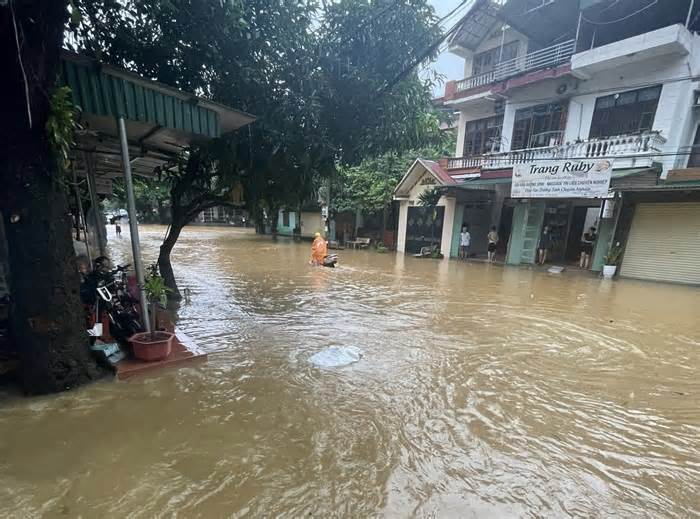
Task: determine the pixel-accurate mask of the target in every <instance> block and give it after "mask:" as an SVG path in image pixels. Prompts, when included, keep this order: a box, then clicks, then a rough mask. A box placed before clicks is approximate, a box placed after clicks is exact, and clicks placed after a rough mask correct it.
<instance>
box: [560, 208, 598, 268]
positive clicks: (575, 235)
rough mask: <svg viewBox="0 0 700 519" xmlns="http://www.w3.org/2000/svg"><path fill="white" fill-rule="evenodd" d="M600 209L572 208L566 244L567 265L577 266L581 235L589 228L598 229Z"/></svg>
mask: <svg viewBox="0 0 700 519" xmlns="http://www.w3.org/2000/svg"><path fill="white" fill-rule="evenodd" d="M599 216H600V207H586V206H581V207H574V208H573V211H572V213H571V226H570V228H569V239H568V240H567V244H566V261H567V263H572V264H578V262H579V260H580V258H581V242H582V240H583V235H584V234H585V233H587V232H588V229H590V228H591V227H595V228H596V229H597V228H598V217H599Z"/></svg>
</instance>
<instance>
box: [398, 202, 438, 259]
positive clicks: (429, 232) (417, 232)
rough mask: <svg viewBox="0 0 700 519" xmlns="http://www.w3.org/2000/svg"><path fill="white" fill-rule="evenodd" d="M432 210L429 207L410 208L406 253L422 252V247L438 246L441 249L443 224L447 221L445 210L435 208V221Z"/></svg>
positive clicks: (407, 223)
mask: <svg viewBox="0 0 700 519" xmlns="http://www.w3.org/2000/svg"><path fill="white" fill-rule="evenodd" d="M432 216H433V215H432V209H429V208H427V207H409V208H408V221H407V222H406V252H412V253H417V252H420V249H421V247H429V246H431V245H437V247H438V249H439V248H440V242H441V238H442V224H443V221H444V219H445V208H444V207H442V206H440V207H437V208H435V221H433V218H432Z"/></svg>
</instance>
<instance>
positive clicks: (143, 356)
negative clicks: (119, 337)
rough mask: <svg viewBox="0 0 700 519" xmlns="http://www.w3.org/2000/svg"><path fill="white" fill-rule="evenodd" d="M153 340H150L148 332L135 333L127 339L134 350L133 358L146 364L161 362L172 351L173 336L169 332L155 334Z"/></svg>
mask: <svg viewBox="0 0 700 519" xmlns="http://www.w3.org/2000/svg"><path fill="white" fill-rule="evenodd" d="M154 338H155V340H151V334H150V332H144V333H137V334H135V335H132V336H131V337H130V338H129V342H130V343H131V346H132V347H133V349H134V357H136V358H137V359H140V360H145V361H146V362H154V361H156V360H163V359H166V358H167V357H168V355H170V352H171V351H172V349H173V341H174V340H175V334H174V333H170V332H155V337H154Z"/></svg>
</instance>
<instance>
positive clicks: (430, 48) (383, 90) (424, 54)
mask: <svg viewBox="0 0 700 519" xmlns="http://www.w3.org/2000/svg"><path fill="white" fill-rule="evenodd" d="M465 3H466V2H465ZM468 16H469V13H467V14H465V15H464V16H462V17H461V18H460V19H459V20H458V21H457V23H455V24H454V25H453V26H452V27H451V28H450V30H448V31H446V32H445V33H444V34H443V35H442V36H440V38H438V39H437V40H436V41H435V42H433V43H432V44H431V45H430V46H428V48H426V49H425V51H424V52H422V53H421V54H420V55H419V56H418V57H417V58H416V59H414V60H413V61H412V62H411V63H410V64H409V65H408V66H407V67H406V68H404V69H403V70H402V71H401V72H399V73H398V74H397V75H396V76H394V78H393V79H392V80H391V81H389V83H385V85H384V86H383V87H381V88H380V89H379V90H378V91H377V93H376V95H375V99H378V98H379V97H381V96H382V95H384V94H385V93H386V92H387V91H389V90H391V89H392V88H393V87H394V86H395V85H396V84H397V83H398V82H399V81H401V80H402V79H403V78H404V77H406V76H407V75H408V74H409V73H410V72H411V71H412V70H413V69H414V68H415V67H416V66H418V65H419V64H420V63H421V62H422V61H423V60H425V58H427V57H428V56H430V55H431V54H432V53H433V52H435V50H436V49H438V48H439V47H440V45H441V44H442V43H443V42H444V41H445V40H446V39H447V38H449V37H450V36H451V35H452V33H454V32H455V31H456V30H457V29H458V28H459V27H461V25H462V23H464V21H465V20H466V19H467V17H468Z"/></svg>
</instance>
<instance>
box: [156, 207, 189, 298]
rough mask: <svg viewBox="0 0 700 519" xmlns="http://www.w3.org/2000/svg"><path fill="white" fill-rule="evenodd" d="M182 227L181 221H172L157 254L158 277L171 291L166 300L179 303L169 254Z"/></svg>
mask: <svg viewBox="0 0 700 519" xmlns="http://www.w3.org/2000/svg"><path fill="white" fill-rule="evenodd" d="M184 226H185V223H184V222H183V221H182V220H180V219H173V221H172V223H171V224H170V229H169V230H168V235H167V236H166V237H165V240H163V243H162V245H161V246H160V253H159V254H158V270H160V275H161V276H163V279H164V280H165V285H166V286H167V287H168V288H169V289H170V290H171V292H170V293H169V294H168V299H170V300H175V301H180V300H181V299H182V295H180V291H179V290H178V288H177V281H176V280H175V273H174V272H173V266H172V264H171V262H170V253H171V252H172V251H173V247H175V244H176V243H177V239H178V238H179V237H180V233H181V232H182V228H183V227H184Z"/></svg>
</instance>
